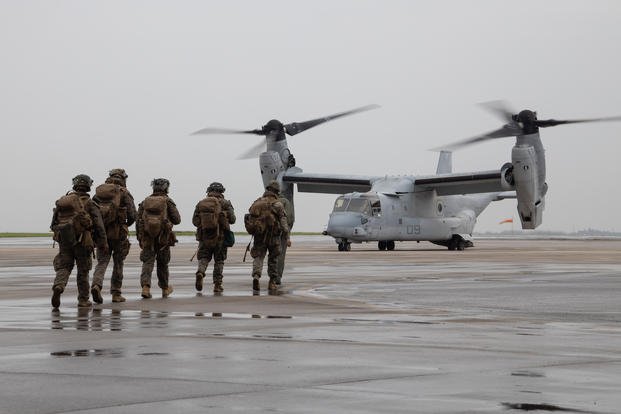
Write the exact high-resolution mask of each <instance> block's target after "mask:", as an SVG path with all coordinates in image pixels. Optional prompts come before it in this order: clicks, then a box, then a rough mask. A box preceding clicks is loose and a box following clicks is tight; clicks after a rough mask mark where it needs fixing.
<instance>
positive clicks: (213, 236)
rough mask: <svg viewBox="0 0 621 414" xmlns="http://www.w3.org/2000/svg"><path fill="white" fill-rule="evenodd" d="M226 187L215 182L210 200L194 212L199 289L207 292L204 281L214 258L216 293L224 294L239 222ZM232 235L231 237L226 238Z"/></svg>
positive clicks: (209, 188) (201, 203) (210, 187)
mask: <svg viewBox="0 0 621 414" xmlns="http://www.w3.org/2000/svg"><path fill="white" fill-rule="evenodd" d="M224 191H225V188H224V186H223V185H222V184H221V183H218V182H213V183H211V184H210V185H209V187H207V197H205V198H204V199H202V200H201V201H199V202H198V204H197V205H196V208H195V209H194V215H193V216H192V224H194V226H196V240H198V252H197V257H198V270H197V271H196V290H198V291H199V292H200V291H202V290H203V278H204V277H205V271H206V270H207V266H209V262H210V261H211V259H212V257H213V259H214V265H213V291H214V293H220V292H222V291H223V290H224V289H223V287H222V277H223V275H222V271H223V270H224V261H225V260H226V252H227V248H228V247H232V243H231V239H230V237H231V233H230V232H231V227H230V226H231V224H234V223H235V211H234V209H233V205H232V204H231V202H230V201H229V200H227V199H225V198H224ZM226 236H228V237H226Z"/></svg>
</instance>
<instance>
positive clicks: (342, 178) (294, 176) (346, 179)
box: [282, 169, 378, 194]
mask: <svg viewBox="0 0 621 414" xmlns="http://www.w3.org/2000/svg"><path fill="white" fill-rule="evenodd" d="M291 170H293V169H290V170H289V171H287V172H286V173H285V174H284V175H283V176H282V180H283V182H285V183H291V184H297V185H298V191H300V192H303V193H325V194H345V193H351V192H354V191H357V192H360V193H365V192H367V191H369V190H370V189H371V185H372V184H373V181H374V180H376V179H377V178H378V177H373V176H364V175H338V174H314V173H303V172H297V171H291Z"/></svg>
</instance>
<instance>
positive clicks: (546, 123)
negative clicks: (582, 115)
mask: <svg viewBox="0 0 621 414" xmlns="http://www.w3.org/2000/svg"><path fill="white" fill-rule="evenodd" d="M611 121H621V116H610V117H607V118H592V119H569V120H560V121H558V120H556V119H541V120H537V126H538V127H539V128H547V127H551V126H557V125H564V124H580V123H583V122H611Z"/></svg>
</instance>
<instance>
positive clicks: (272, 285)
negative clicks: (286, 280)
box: [267, 279, 278, 291]
mask: <svg viewBox="0 0 621 414" xmlns="http://www.w3.org/2000/svg"><path fill="white" fill-rule="evenodd" d="M267 290H271V291H274V290H278V286H276V280H275V279H270V283H269V284H268V285H267Z"/></svg>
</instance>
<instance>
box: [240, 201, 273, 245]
mask: <svg viewBox="0 0 621 414" xmlns="http://www.w3.org/2000/svg"><path fill="white" fill-rule="evenodd" d="M274 202H275V201H274ZM274 202H273V201H271V200H270V199H269V198H267V197H261V198H258V199H257V200H255V202H254V203H252V205H251V206H250V208H249V209H248V214H246V215H245V216H244V225H245V227H246V231H247V232H248V234H251V235H253V236H257V235H267V234H268V233H271V234H273V235H275V234H277V233H279V232H280V226H279V223H278V220H277V218H276V215H275V214H274V210H273V208H272V205H273V203H274Z"/></svg>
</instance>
